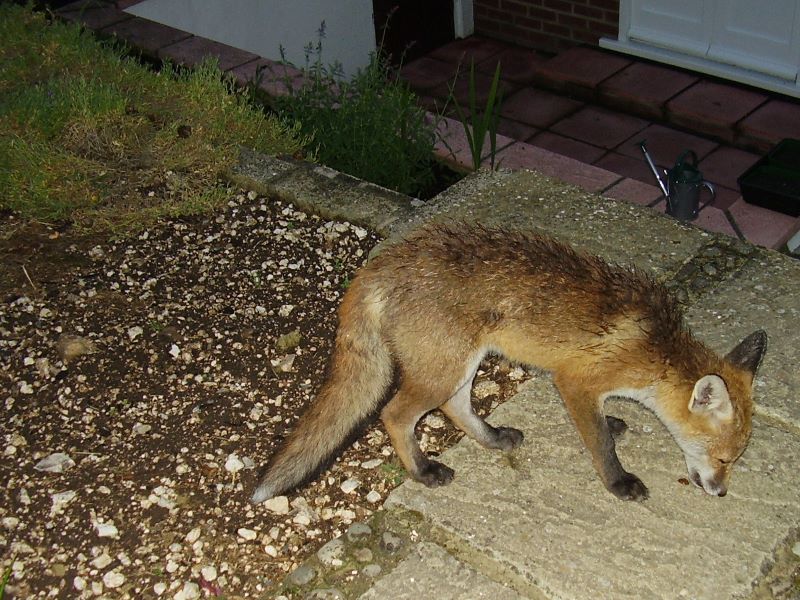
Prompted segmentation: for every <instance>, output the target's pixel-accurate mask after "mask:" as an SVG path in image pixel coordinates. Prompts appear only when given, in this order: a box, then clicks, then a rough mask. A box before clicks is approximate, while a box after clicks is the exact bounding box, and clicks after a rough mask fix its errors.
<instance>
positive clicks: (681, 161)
mask: <svg viewBox="0 0 800 600" xmlns="http://www.w3.org/2000/svg"><path fill="white" fill-rule="evenodd" d="M687 158H691V159H692V162H688V161H687V160H686V159H687ZM683 165H689V166H690V167H692V168H695V169H696V168H697V154H696V153H695V151H694V150H684V151H683V152H681V155H680V156H679V157H678V162H676V163H675V167H677V168H681V167H682V166H683Z"/></svg>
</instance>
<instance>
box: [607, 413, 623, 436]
mask: <svg viewBox="0 0 800 600" xmlns="http://www.w3.org/2000/svg"><path fill="white" fill-rule="evenodd" d="M606 424H607V425H608V430H609V431H610V432H611V435H612V436H614V437H619V436H621V435H622V434H623V433H625V432H626V431H627V430H628V424H627V423H626V422H625V421H623V420H622V419H618V418H617V417H606Z"/></svg>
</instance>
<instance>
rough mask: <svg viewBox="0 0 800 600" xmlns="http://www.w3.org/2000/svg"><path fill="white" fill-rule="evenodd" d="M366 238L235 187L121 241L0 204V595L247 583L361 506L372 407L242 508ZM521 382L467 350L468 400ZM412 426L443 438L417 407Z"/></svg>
mask: <svg viewBox="0 0 800 600" xmlns="http://www.w3.org/2000/svg"><path fill="white" fill-rule="evenodd" d="M377 241H378V237H377V236H376V235H375V234H374V233H373V232H370V231H367V230H366V229H364V228H361V227H358V226H355V225H353V224H350V223H341V222H326V221H324V220H322V219H320V218H317V217H315V216H313V215H308V214H305V213H303V212H300V211H298V210H296V209H295V208H294V207H292V206H291V205H288V204H286V203H283V202H281V201H278V200H274V199H268V198H262V197H256V196H255V194H252V193H250V194H249V195H248V194H245V193H232V195H231V198H230V201H229V202H228V205H227V207H226V208H225V210H224V211H221V212H219V213H216V214H213V215H210V216H206V217H202V218H196V219H183V220H174V221H169V222H166V223H163V224H161V225H159V226H158V227H154V228H152V229H149V230H146V231H144V232H142V233H140V234H138V236H136V237H133V238H127V239H121V240H109V239H105V238H97V237H94V238H92V237H76V236H74V235H72V234H71V233H70V231H69V229H64V228H61V229H59V228H57V227H53V226H48V225H44V224H36V223H21V222H20V221H18V220H17V219H16V218H15V217H14V216H13V215H9V214H5V215H2V216H0V300H1V302H0V390H2V392H1V393H0V402H2V403H3V406H4V410H3V418H2V425H0V429H1V430H2V451H3V460H2V462H1V463H0V477H1V478H2V481H4V482H5V485H4V487H3V489H2V491H0V517H2V528H0V552H2V567H3V569H6V568H10V569H11V575H10V580H9V583H8V587H7V589H6V598H53V597H56V598H94V597H103V598H155V597H159V596H161V597H167V598H177V599H181V598H200V597H206V596H222V595H224V597H225V598H262V597H263V598H268V597H271V594H270V591H271V590H274V589H275V587H276V585H277V584H278V583H279V582H280V581H281V580H282V579H283V578H284V576H285V575H286V574H287V573H288V572H289V571H291V570H292V569H293V568H294V567H295V566H296V565H298V564H299V563H300V562H302V561H303V560H304V559H305V558H306V557H307V556H308V555H310V554H311V553H312V552H314V551H315V550H316V549H317V548H318V547H319V546H320V545H321V544H323V543H324V542H325V541H327V540H329V539H330V538H331V537H334V536H337V535H340V534H341V533H342V532H343V531H344V530H345V529H347V527H348V526H349V525H350V524H351V523H352V522H354V521H357V520H361V519H365V518H367V517H368V516H369V515H370V514H372V512H373V511H375V510H377V509H379V507H380V505H381V503H382V501H383V500H384V499H385V498H386V495H387V494H388V492H389V491H390V490H391V489H392V488H394V487H395V486H397V485H398V484H399V483H401V482H402V481H403V480H404V478H405V473H404V471H403V470H402V468H401V467H400V466H399V464H398V462H397V459H396V457H395V455H394V452H393V450H392V448H391V445H390V443H389V440H388V437H387V436H386V434H385V432H384V431H383V429H382V427H381V425H380V423H373V424H372V425H371V426H369V427H367V428H366V430H365V432H364V433H363V435H361V437H359V439H358V440H357V441H356V442H355V443H354V444H353V445H352V446H350V447H349V448H348V449H347V450H346V451H345V452H344V453H343V454H342V455H341V456H340V457H339V458H338V460H337V461H336V462H335V463H334V464H333V466H332V467H331V468H330V469H329V470H328V471H327V472H325V473H323V474H322V475H321V476H320V477H318V478H317V479H315V480H314V481H313V482H311V483H310V484H308V485H307V486H305V487H302V488H300V489H299V490H297V491H296V492H295V493H294V494H292V495H290V496H289V497H288V498H287V499H286V500H287V502H288V506H284V507H280V506H273V510H270V509H269V508H267V507H265V506H263V505H261V506H255V507H254V506H252V505H250V504H249V503H248V496H249V493H250V491H251V489H252V486H253V484H254V482H255V477H256V472H257V467H258V466H259V465H260V464H262V463H263V462H264V461H265V460H266V458H267V457H268V456H269V455H270V453H271V452H272V451H273V450H274V449H275V447H276V444H277V443H278V442H279V441H280V440H281V438H282V437H283V436H284V434H285V433H286V431H287V430H288V429H289V428H290V427H291V426H292V425H293V423H294V422H295V421H296V419H297V417H298V415H299V414H300V412H301V410H302V407H303V406H304V405H305V404H306V403H308V402H309V401H310V400H311V399H312V398H313V396H314V392H315V390H316V389H317V388H318V386H319V385H320V384H321V382H322V381H323V378H324V373H325V368H326V365H327V360H328V356H329V355H330V352H331V348H332V341H333V338H334V334H335V327H336V307H337V306H338V303H339V301H340V300H341V297H342V294H343V293H344V291H345V289H346V287H347V284H348V282H349V280H350V279H351V278H352V277H353V274H354V271H355V270H356V269H357V268H358V267H359V266H360V265H361V264H363V263H364V261H365V260H366V256H367V253H368V251H369V250H370V248H371V247H372V246H373V245H374V244H375V243H376V242H377ZM287 334H288V335H287ZM523 376H524V373H523V372H522V371H521V370H520V369H518V368H513V367H511V366H510V365H507V364H505V363H502V362H500V361H498V360H491V361H489V362H487V363H485V364H484V365H483V367H482V369H481V371H480V372H479V375H478V378H477V381H476V386H475V404H476V407H477V410H478V412H479V413H481V414H484V415H485V414H487V413H488V412H489V411H490V410H491V408H492V407H493V406H495V405H496V404H497V403H498V402H500V401H502V400H503V399H504V398H506V397H507V396H509V395H510V394H511V393H512V392H513V390H514V389H515V388H516V384H517V382H518V381H519V380H520V379H521V378H522V377H523ZM418 435H419V436H420V437H421V439H422V445H423V449H424V450H426V451H427V452H428V453H430V454H433V455H436V454H438V453H440V452H441V451H442V450H443V449H444V448H446V447H447V446H448V445H450V444H452V443H453V442H454V441H455V440H456V439H458V438H459V437H460V433H459V432H457V431H456V430H455V429H453V427H452V426H451V425H450V423H449V422H448V421H446V419H444V418H443V417H442V416H441V415H439V414H438V413H432V414H431V415H429V416H428V417H426V419H424V420H423V422H422V423H421V424H420V426H419V430H418ZM342 484H345V485H344V486H342ZM343 488H344V489H343Z"/></svg>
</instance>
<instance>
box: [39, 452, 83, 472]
mask: <svg viewBox="0 0 800 600" xmlns="http://www.w3.org/2000/svg"><path fill="white" fill-rule="evenodd" d="M74 466H75V461H74V460H72V459H71V458H70V457H69V456H68V455H67V454H64V453H63V452H53V454H51V455H50V456H47V457H45V458H43V459H42V460H40V461H39V462H38V463H36V464H35V465H33V468H34V469H36V470H37V471H44V472H45V473H63V472H64V471H66V470H67V469H71V468H72V467H74Z"/></svg>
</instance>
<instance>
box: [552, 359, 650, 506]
mask: <svg viewBox="0 0 800 600" xmlns="http://www.w3.org/2000/svg"><path fill="white" fill-rule="evenodd" d="M555 382H556V386H557V387H558V390H559V392H560V393H561V397H562V398H563V399H564V404H565V405H566V407H567V410H568V411H569V414H570V416H571V417H572V421H573V422H574V423H575V427H577V429H578V433H580V435H581V439H583V443H584V444H585V445H586V448H587V449H588V450H589V452H590V453H591V455H592V462H593V463H594V467H595V469H596V470H597V472H598V474H599V475H600V478H601V479H602V480H603V483H604V484H605V486H606V488H607V489H608V491H610V492H611V493H612V494H614V495H615V496H616V497H617V498H620V499H621V500H646V499H647V496H648V491H647V487H645V485H644V484H643V483H642V482H641V480H640V479H639V478H638V477H636V475H634V474H632V473H628V472H627V471H626V470H625V469H624V468H623V466H622V464H621V463H620V462H619V457H618V456H617V451H616V448H615V444H614V437H613V434H614V432H616V433H617V434H619V432H620V431H624V430H625V428H624V425H625V422H624V421H622V420H621V419H617V418H616V417H610V418H609V417H605V416H604V415H603V414H602V413H601V412H600V407H599V403H598V400H597V398H598V397H599V394H598V393H596V392H592V391H590V390H586V389H584V388H583V387H580V386H577V385H575V384H574V383H573V382H572V381H571V380H570V379H568V378H565V377H561V376H559V375H556V377H555ZM612 419H613V420H612Z"/></svg>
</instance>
